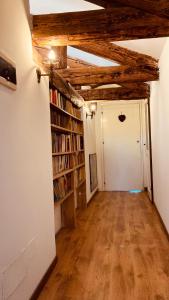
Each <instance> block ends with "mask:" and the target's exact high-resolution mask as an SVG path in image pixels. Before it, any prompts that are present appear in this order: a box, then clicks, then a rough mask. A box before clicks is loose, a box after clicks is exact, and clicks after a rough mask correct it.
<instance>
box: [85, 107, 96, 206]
mask: <svg viewBox="0 0 169 300" xmlns="http://www.w3.org/2000/svg"><path fill="white" fill-rule="evenodd" d="M84 141H85V167H86V194H87V202H89V201H90V199H91V198H92V196H93V195H94V194H95V192H96V190H97V188H96V189H95V190H94V191H93V192H92V193H91V191H90V169H89V154H93V153H96V131H95V116H94V117H93V118H92V119H91V117H87V118H86V113H85V111H84Z"/></svg>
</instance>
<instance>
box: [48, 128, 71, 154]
mask: <svg viewBox="0 0 169 300" xmlns="http://www.w3.org/2000/svg"><path fill="white" fill-rule="evenodd" d="M70 151H71V135H70V134H69V135H67V134H57V133H55V132H52V152H53V153H58V152H70Z"/></svg>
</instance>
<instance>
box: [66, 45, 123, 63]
mask: <svg viewBox="0 0 169 300" xmlns="http://www.w3.org/2000/svg"><path fill="white" fill-rule="evenodd" d="M67 52H68V55H69V56H71V57H75V58H79V59H82V60H85V61H86V62H88V63H91V64H94V65H97V66H100V67H110V66H118V64H117V63H115V62H111V61H109V60H107V59H104V58H101V57H98V56H96V55H93V54H90V53H87V52H84V51H81V50H78V49H75V48H73V47H68V50H67Z"/></svg>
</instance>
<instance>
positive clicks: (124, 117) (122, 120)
mask: <svg viewBox="0 0 169 300" xmlns="http://www.w3.org/2000/svg"><path fill="white" fill-rule="evenodd" d="M118 118H119V121H120V122H124V121H125V120H126V115H124V114H122V113H121V115H119V116H118Z"/></svg>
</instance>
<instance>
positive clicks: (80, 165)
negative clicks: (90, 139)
mask: <svg viewBox="0 0 169 300" xmlns="http://www.w3.org/2000/svg"><path fill="white" fill-rule="evenodd" d="M84 166H85V163H82V164H79V165H77V166H75V170H76V169H79V168H81V167H84Z"/></svg>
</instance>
